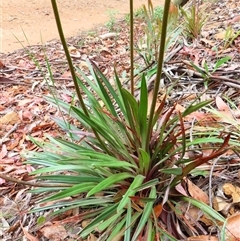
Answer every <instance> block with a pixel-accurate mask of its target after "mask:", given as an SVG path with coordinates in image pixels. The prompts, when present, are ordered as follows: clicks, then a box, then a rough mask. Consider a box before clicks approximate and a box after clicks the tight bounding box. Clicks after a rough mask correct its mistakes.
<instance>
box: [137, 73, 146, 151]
mask: <svg viewBox="0 0 240 241" xmlns="http://www.w3.org/2000/svg"><path fill="white" fill-rule="evenodd" d="M147 111H148V91H147V83H146V78H145V75H143V76H142V81H141V88H140V102H139V110H138V115H139V116H138V120H139V128H140V135H141V142H142V145H141V147H142V148H143V149H145V151H147V150H146V148H147V146H148V145H147V144H146V138H147Z"/></svg>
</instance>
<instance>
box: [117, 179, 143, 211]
mask: <svg viewBox="0 0 240 241" xmlns="http://www.w3.org/2000/svg"><path fill="white" fill-rule="evenodd" d="M144 179H145V177H144V176H142V175H137V176H136V177H135V178H134V180H133V182H132V184H131V185H130V187H129V188H128V190H127V192H126V193H125V194H124V196H123V197H122V200H121V201H120V203H119V205H118V207H117V211H118V212H120V211H121V210H122V209H124V208H125V207H126V205H127V203H128V201H129V197H130V196H134V195H135V193H136V190H135V188H137V187H139V186H140V185H141V184H142V183H143V180H144Z"/></svg>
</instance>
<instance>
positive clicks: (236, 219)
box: [226, 213, 240, 241]
mask: <svg viewBox="0 0 240 241" xmlns="http://www.w3.org/2000/svg"><path fill="white" fill-rule="evenodd" d="M239 224H240V213H238V214H235V215H232V216H231V217H229V218H227V225H226V241H239V240H240V229H239Z"/></svg>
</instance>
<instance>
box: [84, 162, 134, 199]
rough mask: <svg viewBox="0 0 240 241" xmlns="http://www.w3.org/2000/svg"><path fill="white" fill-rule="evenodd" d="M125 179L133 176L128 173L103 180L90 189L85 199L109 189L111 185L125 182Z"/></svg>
mask: <svg viewBox="0 0 240 241" xmlns="http://www.w3.org/2000/svg"><path fill="white" fill-rule="evenodd" d="M93 165H94V164H93ZM127 178H133V175H131V174H130V173H127V172H123V173H118V174H113V175H112V176H110V177H108V178H106V179H105V180H103V181H102V182H100V183H99V184H97V185H96V186H95V187H94V188H92V189H91V190H90V191H89V192H88V193H87V197H89V196H91V195H93V194H95V193H98V192H101V191H102V190H104V189H107V188H111V186H112V185H113V184H115V185H118V184H119V183H118V182H119V181H122V180H125V179H127Z"/></svg>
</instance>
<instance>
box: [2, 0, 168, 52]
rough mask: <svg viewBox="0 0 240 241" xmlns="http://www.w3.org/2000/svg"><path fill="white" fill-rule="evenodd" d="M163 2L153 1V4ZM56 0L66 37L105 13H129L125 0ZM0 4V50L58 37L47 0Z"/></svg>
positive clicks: (90, 26) (137, 2) (10, 0)
mask: <svg viewBox="0 0 240 241" xmlns="http://www.w3.org/2000/svg"><path fill="white" fill-rule="evenodd" d="M163 2H164V0H158V1H157V0H154V1H153V4H154V6H157V4H158V5H159V4H160V5H163ZM57 3H58V8H59V12H60V16H61V18H62V24H63V28H64V32H65V36H66V37H71V36H76V35H78V34H80V33H81V32H82V31H86V30H91V29H93V28H94V27H96V26H98V25H99V24H103V23H106V22H107V21H109V19H110V14H109V12H117V14H116V17H117V18H121V17H123V16H124V14H126V13H128V12H129V1H128V0H100V1H99V0H87V1H86V0H57ZM142 4H147V0H135V1H134V8H135V9H137V8H139V7H140V6H141V5H142ZM0 7H1V9H0V18H1V17H2V21H0V34H1V35H0V52H3V53H7V52H11V51H13V50H16V49H19V48H22V46H21V44H20V43H19V41H20V42H21V43H22V44H23V45H24V46H26V45H28V43H29V44H30V45H34V44H39V43H41V42H43V43H44V42H46V41H49V40H52V39H54V38H58V32H57V28H56V24H55V20H54V15H53V11H52V6H51V1H50V0H7V1H5V0H3V1H1V0H0ZM1 13H2V14H1ZM0 20H1V19H0ZM1 32H2V33H1ZM16 38H17V39H18V40H17V39H16ZM26 38H27V39H26Z"/></svg>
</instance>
